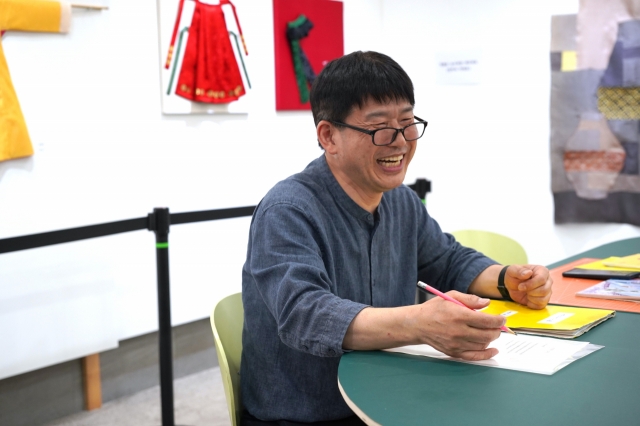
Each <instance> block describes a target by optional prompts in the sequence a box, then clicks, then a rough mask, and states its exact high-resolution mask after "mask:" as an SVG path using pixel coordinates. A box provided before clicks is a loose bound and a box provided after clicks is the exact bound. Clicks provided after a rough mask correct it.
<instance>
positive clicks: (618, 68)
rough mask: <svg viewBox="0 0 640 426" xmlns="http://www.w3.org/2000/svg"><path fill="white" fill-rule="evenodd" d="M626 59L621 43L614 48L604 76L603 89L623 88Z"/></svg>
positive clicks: (601, 84) (601, 83)
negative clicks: (624, 62) (624, 61)
mask: <svg viewBox="0 0 640 426" xmlns="http://www.w3.org/2000/svg"><path fill="white" fill-rule="evenodd" d="M623 59H624V48H623V46H622V43H620V42H619V41H617V42H616V44H615V45H614V46H613V51H612V52H611V56H610V57H609V65H608V66H607V69H606V70H605V72H604V75H603V76H602V81H601V82H600V86H602V87H622V86H623V83H622V81H623V78H622V76H623V70H624V65H623V63H622V61H623Z"/></svg>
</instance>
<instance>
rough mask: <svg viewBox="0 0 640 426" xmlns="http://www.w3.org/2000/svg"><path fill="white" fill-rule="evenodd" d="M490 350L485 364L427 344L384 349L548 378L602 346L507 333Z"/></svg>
mask: <svg viewBox="0 0 640 426" xmlns="http://www.w3.org/2000/svg"><path fill="white" fill-rule="evenodd" d="M489 347H490V348H497V349H498V351H500V352H499V353H498V355H496V356H495V357H493V358H491V359H487V360H484V361H465V360H462V359H459V358H453V357H450V356H448V355H445V354H444V353H442V352H440V351H438V350H436V349H434V348H433V347H431V346H429V345H411V346H402V347H399V348H393V349H385V350H386V351H389V352H401V353H406V354H410V355H421V356H428V357H431V358H438V359H444V360H448V361H456V362H464V363H468V364H477V365H484V366H486V367H496V368H506V369H509V370H518V371H526V372H529V373H536V374H547V375H550V374H553V373H555V372H556V371H558V370H560V369H561V368H563V367H565V366H567V365H569V364H570V363H572V362H573V361H575V360H576V359H579V358H582V357H583V356H586V355H588V354H590V353H592V352H594V351H596V350H598V349H601V348H602V346H596V345H591V344H590V343H589V342H579V341H567V340H559V339H554V338H551V337H540V336H527V335H523V334H519V335H517V336H514V335H512V334H509V333H502V334H501V335H500V337H499V338H498V339H497V340H495V341H493V342H492V343H491V344H490V345H489Z"/></svg>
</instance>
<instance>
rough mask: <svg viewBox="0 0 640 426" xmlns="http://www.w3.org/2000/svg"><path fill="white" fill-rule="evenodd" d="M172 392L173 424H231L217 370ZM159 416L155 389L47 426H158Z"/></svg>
mask: <svg viewBox="0 0 640 426" xmlns="http://www.w3.org/2000/svg"><path fill="white" fill-rule="evenodd" d="M173 393H174V413H175V424H176V425H184V426H200V425H207V426H230V425H231V421H230V420H229V413H228V411H227V402H226V400H225V396H224V389H223V387H222V379H221V378H220V369H219V368H218V367H216V368H212V369H210V370H205V371H203V372H200V373H197V374H193V375H191V376H186V377H183V378H181V379H178V380H176V381H174V387H173ZM161 417H162V416H161V414H160V387H158V386H156V387H154V388H151V389H147V390H145V391H142V392H139V393H136V394H134V395H131V396H128V397H124V398H120V399H116V400H114V401H109V402H107V403H106V404H103V405H102V408H100V409H97V410H93V411H85V412H82V413H77V414H74V415H71V416H69V417H64V418H62V419H59V420H57V421H55V422H53V423H49V424H48V426H85V425H87V426H114V425H117V426H133V425H136V426H146V425H150V426H160V425H161V424H162V419H161Z"/></svg>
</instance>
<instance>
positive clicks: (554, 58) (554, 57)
mask: <svg viewBox="0 0 640 426" xmlns="http://www.w3.org/2000/svg"><path fill="white" fill-rule="evenodd" d="M561 68H562V52H551V71H560V69H561Z"/></svg>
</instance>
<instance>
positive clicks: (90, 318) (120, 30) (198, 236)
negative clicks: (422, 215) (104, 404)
mask: <svg viewBox="0 0 640 426" xmlns="http://www.w3.org/2000/svg"><path fill="white" fill-rule="evenodd" d="M103 3H106V4H108V5H109V6H110V9H109V10H108V11H105V12H101V13H95V12H93V13H89V12H79V11H77V10H74V13H73V18H72V30H71V33H70V34H68V35H43V34H17V33H10V34H8V35H6V36H5V38H4V39H3V47H4V49H5V54H6V56H7V60H8V62H9V65H10V69H11V73H12V77H13V80H14V83H15V86H16V90H17V92H18V96H19V98H20V101H21V104H22V108H23V111H24V113H25V116H26V119H27V124H28V126H29V130H30V132H31V136H32V139H33V142H34V146H35V149H36V154H35V156H34V157H32V158H29V159H23V160H14V161H9V162H4V163H0V238H6V237H12V236H18V235H25V234H31V233H38V232H45V231H50V230H57V229H63V228H70V227H77V226H82V225H89V224H94V223H102V222H110V221H115V220H121V219H128V218H135V217H141V216H145V215H146V214H147V213H148V212H150V211H151V210H152V209H153V208H154V207H158V206H169V207H170V208H171V211H172V212H183V211H194V210H208V209H214V208H224V207H236V206H242V205H252V204H256V203H257V202H258V201H259V200H260V198H261V196H262V195H263V194H264V193H265V192H266V191H267V190H268V189H269V188H270V187H271V186H272V185H273V184H274V183H275V182H277V181H278V180H280V179H282V178H284V177H286V176H288V175H290V174H292V173H295V172H297V171H299V170H301V169H302V168H303V167H304V166H305V165H306V164H307V163H308V162H309V161H311V160H312V159H313V158H315V157H316V156H318V155H319V154H320V151H319V149H318V148H317V145H316V143H315V136H314V129H313V125H312V119H311V115H310V113H309V112H290V113H276V112H275V95H274V93H275V89H274V65H273V41H272V40H273V37H272V34H273V28H272V9H271V7H272V6H271V2H270V1H266V0H253V1H252V0H235V2H234V3H235V4H236V6H237V8H238V13H239V15H240V20H241V23H242V26H243V30H244V32H245V37H246V40H247V43H248V47H249V58H248V63H247V66H248V71H249V73H250V78H251V82H252V85H253V86H254V91H253V93H252V95H254V103H253V107H252V108H253V109H252V110H251V111H250V112H249V113H248V114H247V115H240V116H236V115H234V116H215V117H211V116H163V115H162V114H161V113H160V111H161V105H160V90H161V88H160V72H159V67H160V63H161V62H163V61H164V55H165V53H166V52H164V51H162V52H160V53H159V47H158V32H157V14H156V6H155V2H151V1H142V0H131V1H124V0H111V1H105V2H103ZM344 3H345V51H346V52H349V51H353V50H381V51H383V52H385V53H388V54H390V55H391V56H393V57H394V58H396V59H397V60H398V61H399V62H400V64H401V65H402V66H404V67H405V68H406V69H407V71H408V72H409V75H410V76H411V77H412V78H413V80H414V83H415V85H416V99H417V107H416V113H417V114H418V115H419V116H421V117H423V118H425V119H427V120H429V122H430V124H429V128H428V130H427V132H428V133H427V135H426V136H425V138H424V139H422V140H421V141H420V143H419V145H420V146H419V149H418V152H417V154H416V157H415V158H414V163H413V165H412V168H411V170H410V175H409V176H408V177H407V182H408V183H410V182H413V181H414V180H415V178H416V177H422V176H424V177H427V178H429V179H430V180H432V181H433V185H434V192H433V193H431V194H429V195H428V197H427V203H428V206H429V210H430V212H431V214H432V215H434V216H435V217H436V218H437V219H438V220H439V222H440V223H441V225H442V226H443V228H444V229H445V230H455V229H460V228H483V229H489V230H494V231H497V232H502V233H505V234H507V235H510V236H512V237H514V238H516V239H517V240H519V241H521V242H522V243H523V244H524V246H525V248H526V249H527V251H528V253H529V255H530V258H531V260H532V261H534V262H538V263H543V264H544V263H550V262H552V261H554V260H557V259H560V258H562V257H565V256H567V255H571V254H574V253H576V252H579V251H581V250H583V249H586V248H589V247H591V246H594V245H598V244H601V243H604V242H607V241H611V240H615V239H621V238H626V237H632V236H637V235H640V230H639V229H638V228H637V227H632V226H628V225H615V224H609V225H570V226H569V225H565V226H555V225H554V224H553V205H552V198H551V191H550V182H549V179H550V178H549V175H550V173H549V159H548V151H549V150H548V139H549V138H548V132H549V130H548V129H549V120H548V102H549V66H548V57H549V55H548V46H549V16H550V15H551V14H556V13H575V12H576V11H577V1H576V0H574V1H566V0H563V1H560V0H555V1H552V0H546V1H541V2H533V3H532V2H521V1H518V0H508V1H507V0H485V1H483V2H477V1H476V2H474V1H471V0H447V1H444V0H442V1H435V0H428V1H426V0H425V1H418V0H416V1H409V0H393V1H390V0H345V1H344ZM469 47H476V48H480V49H481V50H482V52H483V61H484V63H483V65H484V75H483V80H482V84H480V85H478V86H470V87H457V86H437V85H436V84H435V83H434V81H435V78H434V68H435V65H434V55H435V54H436V53H437V52H440V51H447V50H457V49H462V50H464V49H467V48H469ZM159 56H161V58H160V57H159ZM248 224H249V219H248V218H247V219H233V220H227V221H219V222H209V223H198V224H189V225H179V226H174V227H172V229H171V234H170V247H171V250H170V259H171V280H172V283H171V285H172V315H173V322H174V324H180V323H184V322H188V321H192V320H195V319H199V318H203V317H206V316H208V315H209V312H210V310H211V308H212V307H213V305H214V303H215V301H216V300H217V299H219V298H221V297H223V296H225V295H227V294H230V293H233V292H236V291H238V290H239V289H240V268H241V266H242V263H243V260H244V251H245V248H246V236H247V231H248ZM153 247H154V236H153V234H152V233H150V232H147V231H139V232H133V233H129V234H122V235H117V236H111V237H104V238H100V239H94V240H89V241H83V242H76V243H69V244H63V245H58V246H52V247H45V248H40V249H34V250H26V251H23V252H16V253H10V254H3V255H0V341H2V342H3V347H6V348H11V349H10V350H8V351H7V350H5V351H2V354H0V378H2V377H7V376H10V375H13V374H18V373H20V372H24V371H28V370H30V369H35V368H39V367H42V366H45V365H49V364H53V363H56V362H61V361H64V360H67V359H72V358H77V357H80V356H83V355H86V354H89V353H92V352H97V351H101V350H105V349H107V348H110V347H114V346H115V345H117V341H118V340H121V339H125V338H128V337H132V336H136V335H139V334H143V333H147V332H150V331H153V330H155V329H157V312H156V281H155V279H156V277H155V257H154V256H155V252H154V248H153ZM25 336H28V338H25Z"/></svg>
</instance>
